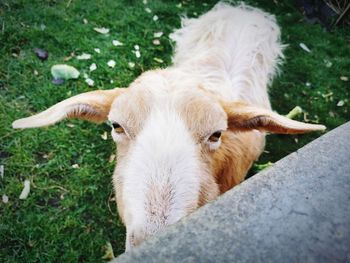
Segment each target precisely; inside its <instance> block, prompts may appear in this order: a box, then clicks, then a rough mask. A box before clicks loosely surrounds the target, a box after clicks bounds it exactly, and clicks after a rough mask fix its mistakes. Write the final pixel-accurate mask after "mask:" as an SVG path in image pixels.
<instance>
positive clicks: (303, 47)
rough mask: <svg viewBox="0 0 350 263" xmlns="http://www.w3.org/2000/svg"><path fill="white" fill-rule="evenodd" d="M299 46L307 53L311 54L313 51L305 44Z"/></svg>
mask: <svg viewBox="0 0 350 263" xmlns="http://www.w3.org/2000/svg"><path fill="white" fill-rule="evenodd" d="M299 46H300V47H301V48H302V49H303V50H304V51H306V52H308V53H310V52H311V50H310V49H309V48H308V47H307V46H306V45H305V44H304V43H300V44H299Z"/></svg>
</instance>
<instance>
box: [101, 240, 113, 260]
mask: <svg viewBox="0 0 350 263" xmlns="http://www.w3.org/2000/svg"><path fill="white" fill-rule="evenodd" d="M104 249H105V254H104V255H103V257H102V259H107V260H112V259H113V258H114V253H113V248H112V244H111V243H110V242H107V244H106V245H105V246H104Z"/></svg>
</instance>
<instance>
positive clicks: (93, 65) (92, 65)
mask: <svg viewBox="0 0 350 263" xmlns="http://www.w3.org/2000/svg"><path fill="white" fill-rule="evenodd" d="M89 69H90V72H92V71H94V70H96V69H97V66H96V64H95V63H92V64H91V65H90V68H89Z"/></svg>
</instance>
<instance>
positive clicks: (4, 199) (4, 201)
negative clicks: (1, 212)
mask: <svg viewBox="0 0 350 263" xmlns="http://www.w3.org/2000/svg"><path fill="white" fill-rule="evenodd" d="M2 202H3V203H4V204H7V203H8V202H9V197H8V196H7V195H5V194H3V195H2Z"/></svg>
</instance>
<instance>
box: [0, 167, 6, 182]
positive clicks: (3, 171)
mask: <svg viewBox="0 0 350 263" xmlns="http://www.w3.org/2000/svg"><path fill="white" fill-rule="evenodd" d="M4 174H5V167H4V165H2V164H1V165H0V177H1V179H4Z"/></svg>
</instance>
